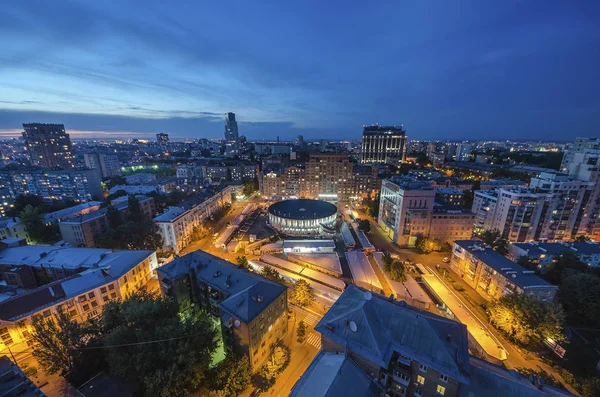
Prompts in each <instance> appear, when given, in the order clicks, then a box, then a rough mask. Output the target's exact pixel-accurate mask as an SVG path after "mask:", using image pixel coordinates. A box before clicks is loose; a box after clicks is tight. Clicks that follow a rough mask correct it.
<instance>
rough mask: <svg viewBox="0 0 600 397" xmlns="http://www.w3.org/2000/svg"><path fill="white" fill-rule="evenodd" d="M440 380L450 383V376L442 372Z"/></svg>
mask: <svg viewBox="0 0 600 397" xmlns="http://www.w3.org/2000/svg"><path fill="white" fill-rule="evenodd" d="M440 380H441V381H442V382H446V383H448V376H447V375H444V374H440Z"/></svg>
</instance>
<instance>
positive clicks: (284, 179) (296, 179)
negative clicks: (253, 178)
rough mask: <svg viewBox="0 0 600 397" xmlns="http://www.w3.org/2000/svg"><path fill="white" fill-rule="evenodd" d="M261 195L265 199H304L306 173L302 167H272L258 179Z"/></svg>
mask: <svg viewBox="0 0 600 397" xmlns="http://www.w3.org/2000/svg"><path fill="white" fill-rule="evenodd" d="M259 188H260V191H261V194H262V195H263V196H264V197H266V198H291V197H304V196H305V193H306V172H305V169H304V167H303V166H297V165H290V166H281V167H274V168H272V169H270V170H269V171H267V172H265V173H261V175H260V178H259Z"/></svg>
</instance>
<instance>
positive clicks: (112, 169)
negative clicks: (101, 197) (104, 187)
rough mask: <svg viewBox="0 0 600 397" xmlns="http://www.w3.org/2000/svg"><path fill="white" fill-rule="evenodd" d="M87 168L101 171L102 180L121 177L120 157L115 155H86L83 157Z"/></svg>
mask: <svg viewBox="0 0 600 397" xmlns="http://www.w3.org/2000/svg"><path fill="white" fill-rule="evenodd" d="M83 159H84V161H85V166H86V167H87V168H90V169H93V170H98V169H99V170H100V173H101V174H102V178H111V177H113V176H119V175H121V165H120V164H119V157H118V156H117V155H115V154H106V153H85V154H84V155H83Z"/></svg>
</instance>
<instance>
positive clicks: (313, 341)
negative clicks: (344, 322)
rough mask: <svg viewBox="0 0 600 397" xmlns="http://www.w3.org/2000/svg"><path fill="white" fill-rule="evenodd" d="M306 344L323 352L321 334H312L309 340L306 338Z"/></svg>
mask: <svg viewBox="0 0 600 397" xmlns="http://www.w3.org/2000/svg"><path fill="white" fill-rule="evenodd" d="M306 343H308V344H309V345H311V346H312V347H314V348H316V349H317V350H321V334H317V333H315V332H311V333H310V334H309V335H308V338H306Z"/></svg>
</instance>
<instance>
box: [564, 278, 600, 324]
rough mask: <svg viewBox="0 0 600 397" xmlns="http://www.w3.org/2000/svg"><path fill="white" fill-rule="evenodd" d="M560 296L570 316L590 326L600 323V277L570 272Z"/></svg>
mask: <svg viewBox="0 0 600 397" xmlns="http://www.w3.org/2000/svg"><path fill="white" fill-rule="evenodd" d="M558 297H559V299H560V302H561V303H562V304H563V306H564V308H565V311H566V312H567V315H568V316H569V317H574V318H575V319H577V320H578V321H580V322H583V323H584V324H586V325H589V326H593V327H595V326H598V325H600V277H598V276H594V275H592V274H585V273H574V274H570V275H568V276H567V277H565V278H564V279H563V280H562V283H561V285H560V289H559V294H558Z"/></svg>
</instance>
